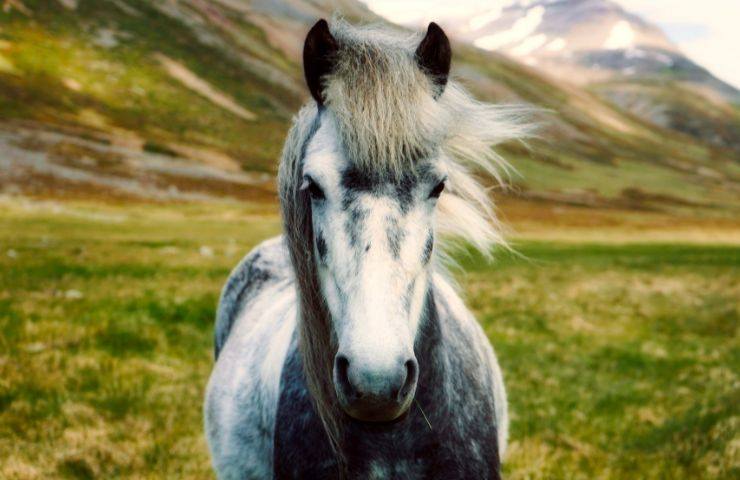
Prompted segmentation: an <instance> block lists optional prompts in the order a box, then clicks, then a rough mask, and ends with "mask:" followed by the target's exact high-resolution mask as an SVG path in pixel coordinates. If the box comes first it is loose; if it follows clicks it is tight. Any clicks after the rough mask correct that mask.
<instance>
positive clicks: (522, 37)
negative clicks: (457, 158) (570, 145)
mask: <svg viewBox="0 0 740 480" xmlns="http://www.w3.org/2000/svg"><path fill="white" fill-rule="evenodd" d="M450 24H451V25H450V29H451V31H452V33H453V35H455V36H456V37H457V38H459V39H461V40H463V41H466V42H468V43H472V44H473V45H475V46H477V47H479V48H482V49H485V50H492V51H499V52H501V53H504V54H506V55H508V56H511V57H512V58H515V59H517V60H518V61H520V62H522V63H525V64H527V65H530V66H532V67H534V68H537V69H538V70H540V71H542V72H545V73H547V74H548V75H553V76H555V77H557V78H560V79H563V80H566V81H568V82H571V83H575V84H578V85H583V86H585V85H589V86H592V87H594V91H595V92H597V93H598V94H599V95H601V96H602V98H605V99H607V100H609V101H613V102H616V103H617V104H618V105H619V106H620V107H621V108H624V109H626V110H628V111H630V112H631V113H633V114H634V115H637V116H639V117H641V118H642V119H644V120H646V121H648V122H650V123H654V124H656V125H659V126H661V127H666V128H670V129H674V130H676V131H679V132H682V133H685V134H688V135H692V136H694V137H696V138H697V139H699V140H701V141H704V142H707V143H711V144H714V145H720V146H724V147H728V148H732V149H734V150H736V151H740V133H738V132H740V114H739V110H738V108H739V107H738V106H739V105H740V92H738V90H737V89H735V88H734V87H732V86H730V85H728V84H726V83H724V82H722V81H721V80H719V79H717V78H716V77H714V76H713V75H712V74H711V73H709V72H708V71H707V70H706V69H704V68H702V67H701V66H699V65H697V64H696V63H694V62H693V61H691V60H690V59H688V58H687V57H686V56H685V55H683V53H681V51H680V50H679V49H678V47H677V46H676V45H674V44H673V43H672V42H671V41H670V40H669V39H668V38H667V37H666V36H665V34H664V33H663V32H662V31H661V30H660V29H659V28H658V27H656V26H655V25H652V24H650V23H649V22H646V21H644V20H643V19H641V18H640V17H638V16H636V15H633V14H631V13H630V12H628V11H626V10H624V9H623V8H622V7H620V6H619V5H617V4H616V3H614V2H612V1H609V0H522V1H518V2H514V3H512V4H510V5H509V6H507V7H505V8H503V9H501V8H493V9H491V8H488V9H483V10H481V11H480V12H477V13H475V14H474V15H471V16H468V17H457V18H454V19H450ZM692 99H698V100H699V101H700V102H702V104H701V105H698V106H697V105H696V102H692V101H691V100H692ZM716 107H719V108H716Z"/></svg>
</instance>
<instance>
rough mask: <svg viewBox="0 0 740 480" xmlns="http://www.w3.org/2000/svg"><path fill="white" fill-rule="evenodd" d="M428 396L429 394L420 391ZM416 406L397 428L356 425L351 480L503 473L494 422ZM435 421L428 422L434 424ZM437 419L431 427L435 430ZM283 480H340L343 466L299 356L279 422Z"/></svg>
mask: <svg viewBox="0 0 740 480" xmlns="http://www.w3.org/2000/svg"><path fill="white" fill-rule="evenodd" d="M419 393H420V394H421V396H423V395H424V392H419ZM424 413H425V414H426V416H427V418H425V416H424V415H423V414H422V413H421V410H420V408H419V407H418V406H416V405H415V406H414V407H412V408H411V410H410V411H409V412H408V414H407V416H406V417H405V418H403V419H402V420H400V421H398V422H397V423H395V424H393V425H392V426H388V425H373V424H361V423H351V424H350V425H349V426H348V431H347V440H346V442H345V454H346V457H347V462H348V465H347V467H348V477H349V478H350V479H355V478H357V479H360V478H361V479H377V480H381V479H383V480H385V479H389V480H390V479H399V480H400V479H404V480H406V479H409V480H411V479H429V478H440V479H445V480H447V479H470V478H476V479H486V478H493V479H498V478H499V473H498V470H499V462H498V454H497V453H496V452H497V448H496V431H495V428H493V427H491V425H493V423H492V421H487V420H489V419H485V418H484V419H478V421H473V422H471V421H470V419H469V418H467V417H466V416H465V415H464V414H463V415H460V414H458V413H455V412H451V411H446V410H445V409H440V408H438V409H436V410H435V411H429V412H427V411H426V410H425V412H424ZM428 421H429V423H428ZM430 423H431V425H432V426H431V428H430ZM273 461H274V472H275V478H276V479H314V478H315V479H333V478H338V476H337V463H336V460H335V457H334V454H333V453H332V451H331V448H330V445H329V441H328V439H327V437H326V433H325V431H324V428H323V425H322V424H321V420H320V419H319V417H318V415H317V414H316V412H315V410H314V407H313V404H312V402H311V399H310V396H309V393H308V390H307V387H306V385H305V381H304V379H303V372H302V366H301V362H300V355H298V353H297V352H296V351H295V350H294V351H293V352H292V353H291V354H290V355H289V356H288V358H287V359H286V363H285V367H284V369H283V374H282V378H281V394H280V401H279V404H278V412H277V418H276V425H275V449H274V459H273Z"/></svg>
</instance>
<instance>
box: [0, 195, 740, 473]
mask: <svg viewBox="0 0 740 480" xmlns="http://www.w3.org/2000/svg"><path fill="white" fill-rule="evenodd" d="M262 210H263V209H262V208H261V207H256V206H255V207H250V206H245V207H240V206H235V205H223V206H193V205H182V206H150V207H144V206H139V207H136V206H127V207H90V206H88V205H73V204H65V205H63V206H59V205H55V204H30V205H24V204H18V203H4V204H0V477H2V478H10V479H12V478H49V477H53V478H58V477H61V478H75V479H84V478H112V477H119V476H120V477H136V478H211V476H212V474H211V472H210V465H209V459H208V454H207V451H206V446H205V441H204V439H203V434H202V418H201V402H202V394H203V390H204V387H205V383H206V380H207V377H208V375H209V372H210V368H211V362H212V341H211V339H212V324H213V316H214V310H215V306H216V302H217V298H218V293H219V290H220V288H221V286H222V284H223V282H224V280H225V279H226V277H227V275H228V272H229V270H230V269H231V268H232V267H233V266H234V265H235V263H236V262H237V261H238V260H239V258H240V257H241V255H243V254H244V253H245V252H246V251H247V250H249V248H251V247H252V246H253V245H254V244H255V243H256V242H258V241H259V240H260V239H262V238H265V237H267V236H269V235H272V234H273V233H275V232H277V231H278V230H279V222H278V221H277V219H276V217H275V216H274V215H272V214H264V213H263V211H262ZM516 246H517V249H518V251H519V252H520V253H521V254H522V256H517V255H509V254H504V253H502V254H500V255H498V258H497V261H496V262H495V263H494V264H493V265H490V266H484V265H483V264H482V263H481V262H480V261H479V259H478V258H477V257H463V259H462V265H463V267H464V269H465V271H466V272H467V273H464V274H460V282H461V284H462V286H463V288H464V290H465V292H466V296H467V302H468V304H469V305H470V306H471V308H472V309H473V310H474V311H475V313H476V315H477V317H478V318H479V320H480V321H481V322H482V324H483V326H484V328H485V329H486V331H487V333H488V335H489V337H490V338H491V341H492V343H493V344H494V346H495V348H496V350H497V352H498V355H499V358H500V362H501V364H502V367H503V370H504V373H505V377H506V383H507V386H508V390H509V400H510V408H511V412H512V426H511V427H512V428H511V445H510V449H509V455H508V458H507V463H506V467H505V470H506V474H507V478H513V479H519V478H532V479H537V478H542V479H551V478H556V479H557V478H561V479H573V478H584V479H586V478H588V479H590V478H615V479H616V478H651V479H652V478H654V479H669V478H707V479H709V478H737V476H738V474H740V470H738V465H739V464H740V457H739V456H738V449H737V437H738V431H739V430H738V427H739V425H738V411H737V405H738V404H739V403H740V390H739V389H738V375H737V372H738V371H740V350H739V349H738V342H737V328H738V318H739V312H738V304H737V298H739V297H740V282H739V281H738V280H739V279H738V271H739V270H738V267H740V247H737V246H719V245H714V246H713V245H701V244H695V243H694V244H690V245H689V244H685V245H684V244H680V243H673V244H659V243H652V244H629V243H628V244H608V245H607V244H599V243H577V242H573V241H570V242H567V243H561V242H538V241H531V240H529V241H523V242H520V243H519V244H517V245H516Z"/></svg>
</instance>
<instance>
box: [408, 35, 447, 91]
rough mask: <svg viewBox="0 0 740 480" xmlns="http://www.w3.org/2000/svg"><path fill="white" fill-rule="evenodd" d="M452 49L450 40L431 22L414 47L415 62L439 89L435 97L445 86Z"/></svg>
mask: <svg viewBox="0 0 740 480" xmlns="http://www.w3.org/2000/svg"><path fill="white" fill-rule="evenodd" d="M451 60H452V48H451V47H450V40H449V39H448V38H447V35H445V32H444V31H443V30H442V29H441V28H440V26H439V25H437V24H436V23H434V22H432V23H430V24H429V27H428V28H427V34H426V36H424V39H423V40H422V41H421V43H420V44H419V46H418V47H416V61H417V62H418V63H419V66H420V67H421V69H422V70H424V72H426V74H427V75H429V77H430V78H431V80H432V82H434V84H435V85H436V86H437V87H439V92H438V94H437V96H439V95H441V94H442V92H443V91H444V88H445V85H447V77H449V75H450V62H451Z"/></svg>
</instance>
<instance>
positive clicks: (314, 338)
mask: <svg viewBox="0 0 740 480" xmlns="http://www.w3.org/2000/svg"><path fill="white" fill-rule="evenodd" d="M451 56H452V51H451V46H450V42H449V39H448V38H447V36H446V35H445V33H444V31H443V30H442V29H441V28H440V27H439V26H438V25H437V24H436V23H431V24H429V26H428V28H427V29H426V33H425V34H424V33H408V32H406V31H400V30H398V31H396V30H393V29H391V28H388V27H383V26H379V25H365V26H353V25H350V24H349V23H347V22H346V21H344V20H342V19H338V18H336V19H333V20H332V22H331V25H330V24H329V23H328V22H327V21H325V20H320V21H319V22H317V23H316V24H315V25H314V26H313V28H311V29H310V31H309V33H308V35H307V37H306V39H305V44H304V50H303V66H304V73H305V80H306V83H307V86H308V90H309V91H310V94H311V99H310V100H309V102H308V103H307V104H306V105H304V106H303V107H302V108H301V110H300V111H299V113H297V115H296V116H295V117H294V119H293V124H292V127H291V129H290V131H289V133H288V135H287V139H286V142H285V145H284V149H283V153H282V157H281V161H280V165H279V169H278V193H279V199H280V205H281V213H282V219H283V227H284V234H283V235H281V236H279V237H276V238H273V239H270V240H267V241H265V242H263V243H261V244H260V245H258V246H257V247H255V248H254V249H253V250H252V251H251V252H250V253H249V254H247V256H246V257H244V259H243V260H241V262H240V263H239V264H238V265H237V266H236V267H235V269H234V270H233V271H232V273H231V275H230V277H229V279H228V281H227V282H226V284H225V286H224V288H223V291H222V294H221V298H220V301H219V306H218V311H217V315H216V322H215V358H216V361H215V365H214V368H213V371H212V374H211V377H210V380H209V382H208V386H207V391H206V396H205V405H204V420H205V422H204V423H205V433H206V437H207V442H208V445H209V448H210V453H211V458H212V463H213V467H214V469H215V471H216V473H217V476H218V477H219V478H221V479H268V478H276V479H333V478H362V479H421V478H443V479H489V478H490V479H497V478H500V469H501V459H502V457H503V455H504V452H505V449H506V442H507V434H508V417H507V403H506V391H505V389H504V383H503V377H502V373H501V370H500V368H499V364H498V362H497V359H496V356H495V354H494V351H493V348H492V347H491V344H490V343H489V341H488V339H487V337H486V335H485V334H484V332H483V329H482V328H481V327H480V326H479V324H478V323H477V321H476V320H475V318H474V317H473V315H472V314H471V312H470V311H469V310H468V309H467V308H466V306H465V305H464V303H463V300H462V299H461V296H460V295H459V293H458V291H457V290H458V289H457V288H456V286H455V284H454V282H453V281H452V280H451V279H450V278H451V276H450V275H449V274H448V271H449V262H450V258H451V256H452V255H451V254H450V247H454V246H455V245H457V244H459V242H460V241H462V242H464V244H465V245H472V246H474V247H475V248H477V249H478V250H480V251H481V252H484V253H486V254H488V253H489V252H490V251H491V250H492V248H493V247H494V246H495V245H498V244H501V243H502V242H504V240H503V238H502V235H501V233H500V232H501V228H500V226H499V224H498V223H497V220H496V217H495V210H494V207H493V204H492V200H491V198H490V197H491V195H490V194H489V193H490V192H489V191H488V189H487V187H486V186H485V182H484V179H485V178H486V175H492V176H493V177H494V178H495V179H497V180H501V177H502V175H503V174H504V173H505V171H506V165H507V164H506V162H505V161H504V160H503V159H502V158H501V157H500V156H499V155H498V154H497V153H496V152H495V150H494V149H493V148H492V147H493V146H495V145H496V144H498V143H499V142H501V141H504V140H510V139H518V138H521V137H523V136H525V135H526V130H527V129H526V127H525V126H524V122H522V121H521V118H520V115H519V113H518V110H517V109H516V108H513V107H506V106H497V105H491V104H486V103H482V102H479V101H476V100H475V99H474V98H473V97H472V96H471V95H470V94H468V93H467V92H466V91H465V90H464V89H463V88H462V87H461V86H460V85H459V83H458V82H456V81H455V80H454V79H452V78H450V65H451ZM488 183H489V184H490V182H488Z"/></svg>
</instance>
